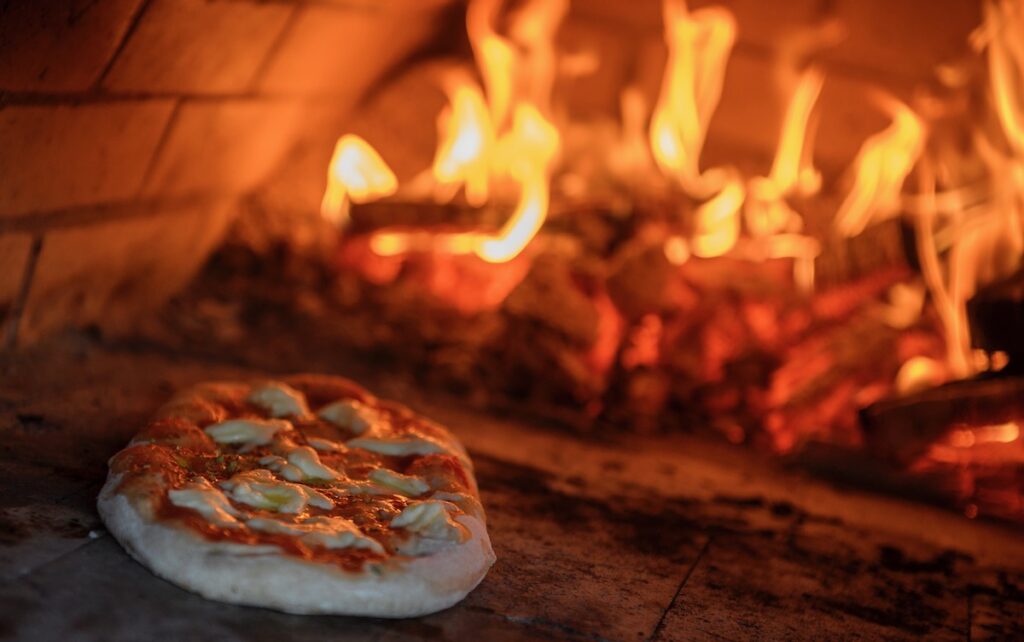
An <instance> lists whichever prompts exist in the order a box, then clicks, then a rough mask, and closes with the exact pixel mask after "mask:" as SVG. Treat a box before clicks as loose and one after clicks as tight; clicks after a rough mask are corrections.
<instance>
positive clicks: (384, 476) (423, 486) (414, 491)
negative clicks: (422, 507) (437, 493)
mask: <svg viewBox="0 0 1024 642" xmlns="http://www.w3.org/2000/svg"><path fill="white" fill-rule="evenodd" d="M370 480H371V481H374V482H376V483H378V484H380V485H381V486H386V487H387V488H392V489H394V490H396V491H398V493H399V494H400V495H405V496H406V497H419V496H420V495H422V494H423V493H425V492H427V491H428V490H430V486H429V485H428V484H427V482H425V481H423V480H422V479H420V478H419V477H414V476H412V475H403V474H401V473H396V472H395V471H393V470H388V469H387V468H378V469H376V470H374V471H373V472H371V473H370Z"/></svg>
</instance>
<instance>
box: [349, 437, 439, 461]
mask: <svg viewBox="0 0 1024 642" xmlns="http://www.w3.org/2000/svg"><path fill="white" fill-rule="evenodd" d="M346 445H347V446H348V447H349V448H362V449H364V450H369V451H370V452H375V453H379V454H381V455H394V456H396V457H405V456H408V455H431V454H434V453H446V452H448V451H447V450H446V449H445V447H444V446H442V445H441V444H439V443H437V442H436V441H433V440H430V439H426V438H424V437H394V438H390V439H385V438H375V437H357V438H355V439H350V440H349V441H348V442H347V443H346Z"/></svg>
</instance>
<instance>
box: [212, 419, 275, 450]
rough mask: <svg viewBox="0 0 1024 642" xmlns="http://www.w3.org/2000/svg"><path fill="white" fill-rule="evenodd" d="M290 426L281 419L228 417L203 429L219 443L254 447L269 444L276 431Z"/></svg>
mask: <svg viewBox="0 0 1024 642" xmlns="http://www.w3.org/2000/svg"><path fill="white" fill-rule="evenodd" d="M291 427H292V425H291V424H290V423H288V422H287V421H284V420H282V419H228V420H227V421H222V422H220V423H216V424H213V425H212V426H207V427H206V429H205V430H206V434H208V435H209V436H210V437H212V438H213V440H214V441H216V442H217V443H219V444H232V445H236V446H238V445H240V446H242V447H243V448H254V447H256V446H265V445H267V444H269V443H270V442H271V441H273V439H274V435H275V434H276V433H278V432H279V431H283V430H291Z"/></svg>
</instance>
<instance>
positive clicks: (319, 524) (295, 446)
mask: <svg viewBox="0 0 1024 642" xmlns="http://www.w3.org/2000/svg"><path fill="white" fill-rule="evenodd" d="M98 508H99V512H100V515H101V517H102V518H103V521H104V522H105V523H106V525H107V527H108V528H109V529H110V532H111V533H112V534H113V535H114V537H116V538H117V540H118V541H119V542H120V543H121V544H122V545H123V546H124V547H125V549H126V550H127V551H128V552H129V554H131V555H132V557H134V558H135V559H137V560H138V561H139V562H141V563H142V564H143V565H144V566H146V567H147V568H149V569H150V570H152V571H153V572H154V573H156V574H157V575H159V576H161V577H163V578H165V579H167V580H169V581H171V582H173V583H175V584H177V585H179V586H181V587H183V588H186V589H188V590H191V591H194V592H196V593H199V594H201V595H203V596H205V597H207V598H210V599H215V600H220V601H224V602H231V603H234V604H245V605H251V606H262V607H267V608H273V609H278V610H281V611H286V612H289V613H325V614H339V615H366V616H376V617H412V616H418V615H425V614H428V613H433V612H435V611H439V610H441V609H445V608H447V607H449V606H452V605H453V604H455V603H456V602H458V601H459V600H461V599H462V598H464V597H465V596H466V595H467V594H468V593H469V592H470V591H471V590H473V588H475V587H476V585H477V584H479V582H480V581H481V580H482V579H483V577H484V575H486V573H487V570H488V569H489V568H490V566H491V564H493V563H494V559H495V558H494V553H493V551H492V550H491V545H490V540H489V538H488V535H487V529H486V526H485V524H486V521H485V520H486V518H485V515H484V511H483V508H482V506H481V504H480V501H479V497H478V493H477V487H476V481H475V480H474V478H473V473H472V464H471V463H470V460H469V457H468V455H467V454H466V451H465V449H463V447H462V446H461V444H459V443H458V442H457V441H456V440H455V438H454V437H453V436H452V435H451V434H450V433H449V432H448V431H447V430H445V429H444V428H441V427H440V426H438V425H436V424H434V423H432V422H430V421H428V420H426V419H424V418H422V417H419V416H417V415H415V414H414V413H412V412H411V411H410V410H409V409H407V408H405V407H404V406H401V405H399V404H395V403H392V402H387V401H383V400H379V399H376V398H375V397H373V396H372V395H370V394H369V393H368V392H366V391H365V390H363V389H362V388H361V387H359V386H358V385H356V384H354V383H352V382H351V381H348V380H345V379H340V378H337V377H325V376H311V375H304V376H297V377H290V378H287V379H284V380H281V381H262V382H254V383H208V384H202V385H199V386H196V387H194V388H191V389H189V390H186V391H184V392H182V393H180V394H178V395H177V396H175V397H174V398H173V399H172V400H171V401H170V402H169V403H168V404H167V405H165V406H164V407H163V408H162V409H161V410H160V412H159V413H158V415H157V417H156V418H155V419H154V420H153V421H152V422H150V424H149V425H148V426H147V427H146V428H145V429H144V430H143V431H142V432H141V433H139V435H137V436H136V438H135V439H134V440H133V441H132V442H131V443H130V444H129V445H128V447H127V448H125V449H124V450H122V451H121V452H119V453H118V454H117V455H115V456H114V457H113V458H111V460H110V474H109V476H108V478H107V483H106V485H105V486H104V487H103V490H102V491H101V493H100V496H99V500H98Z"/></svg>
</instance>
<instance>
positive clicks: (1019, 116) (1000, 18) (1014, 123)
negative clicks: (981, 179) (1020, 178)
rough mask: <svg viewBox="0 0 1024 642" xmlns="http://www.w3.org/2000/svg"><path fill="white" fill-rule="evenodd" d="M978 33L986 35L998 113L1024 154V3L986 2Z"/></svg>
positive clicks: (1009, 137)
mask: <svg viewBox="0 0 1024 642" xmlns="http://www.w3.org/2000/svg"><path fill="white" fill-rule="evenodd" d="M979 35H980V36H983V37H985V38H986V39H987V45H988V64H989V70H990V72H991V74H992V77H993V82H992V93H993V103H994V106H995V110H996V115H997V116H998V118H999V122H1000V124H1001V125H1002V129H1003V132H1004V134H1005V135H1006V139H1007V141H1008V142H1009V143H1010V145H1011V146H1012V147H1013V149H1014V151H1015V153H1016V155H1017V156H1018V157H1020V156H1024V84H1022V83H1021V81H1022V80H1024V43H1022V42H1021V38H1022V36H1024V7H1022V6H1021V4H1020V3H1019V2H1018V3H1013V2H986V3H985V7H984V21H983V23H982V27H981V29H980V33H979Z"/></svg>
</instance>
